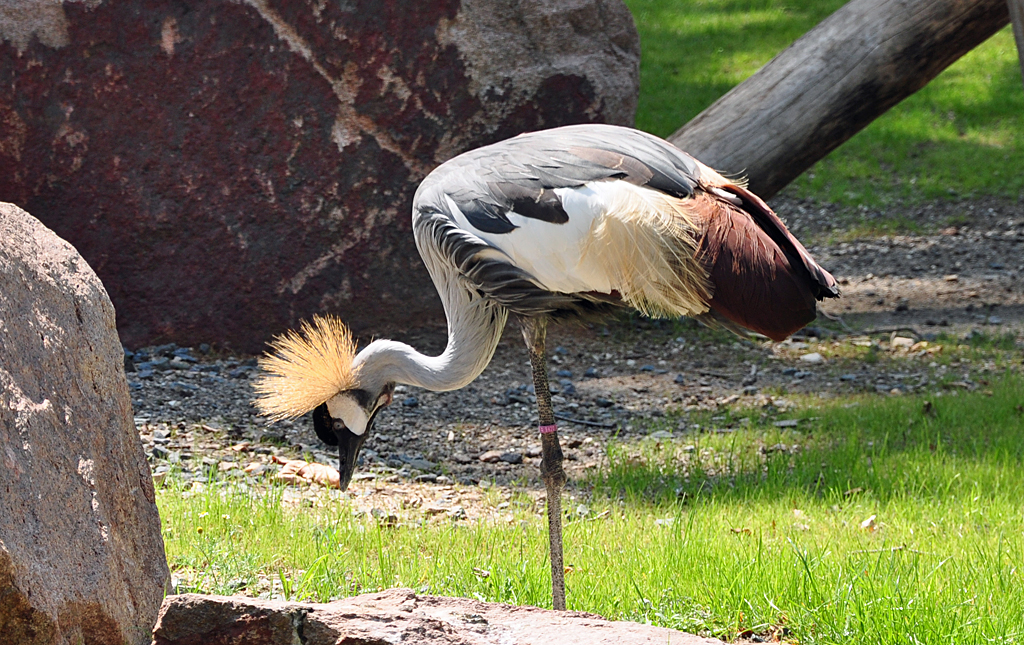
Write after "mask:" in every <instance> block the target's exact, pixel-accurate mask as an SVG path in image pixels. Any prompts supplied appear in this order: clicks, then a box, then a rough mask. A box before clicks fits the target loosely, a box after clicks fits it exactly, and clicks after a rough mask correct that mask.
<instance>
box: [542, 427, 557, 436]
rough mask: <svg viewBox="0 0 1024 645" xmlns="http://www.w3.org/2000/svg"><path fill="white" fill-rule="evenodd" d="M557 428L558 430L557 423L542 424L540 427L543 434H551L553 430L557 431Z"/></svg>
mask: <svg viewBox="0 0 1024 645" xmlns="http://www.w3.org/2000/svg"><path fill="white" fill-rule="evenodd" d="M557 430H558V426H556V425H549V426H541V427H540V433H541V434H551V433H552V432H556V431H557Z"/></svg>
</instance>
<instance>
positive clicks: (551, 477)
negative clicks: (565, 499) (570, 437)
mask: <svg viewBox="0 0 1024 645" xmlns="http://www.w3.org/2000/svg"><path fill="white" fill-rule="evenodd" d="M546 335H547V321H546V320H544V319H536V318H530V319H526V320H524V321H523V338H524V339H525V340H526V348H527V350H528V351H529V353H530V366H531V367H532V368H533V388H534V390H535V392H536V394H537V413H538V420H539V425H540V433H541V434H540V442H541V462H540V476H541V479H543V480H544V487H545V488H546V489H547V496H548V540H549V541H550V545H551V597H552V606H553V607H554V608H555V609H565V566H564V565H563V562H562V489H563V488H564V487H565V480H566V477H565V471H564V470H562V446H560V445H559V443H558V432H557V431H556V429H555V412H554V410H553V409H552V408H551V390H550V389H548V372H547V358H546V357H545V351H544V339H545V337H546Z"/></svg>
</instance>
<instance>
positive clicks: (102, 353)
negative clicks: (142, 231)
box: [0, 203, 169, 645]
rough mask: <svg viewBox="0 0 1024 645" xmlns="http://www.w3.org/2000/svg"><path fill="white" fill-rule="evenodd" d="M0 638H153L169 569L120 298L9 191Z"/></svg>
mask: <svg viewBox="0 0 1024 645" xmlns="http://www.w3.org/2000/svg"><path fill="white" fill-rule="evenodd" d="M0 276H2V282H0V643H5V644H6V643H17V644H18V645H43V644H46V645H50V644H54V645H58V644H60V645H62V644H65V643H66V644H69V645H70V644H74V645H78V644H79V643H86V644H92V643H95V644H102V645H120V644H125V645H129V644H134V645H142V644H144V643H149V642H150V639H151V630H152V626H153V623H154V622H155V621H156V617H157V612H158V610H159V608H160V602H161V601H162V599H163V595H164V590H165V588H166V585H167V582H168V579H169V574H168V570H167V561H166V559H165V556H164V545H163V540H162V538H161V536H160V518H159V516H158V515H157V509H156V505H155V504H154V491H153V481H152V479H151V477H150V473H149V467H148V466H147V464H146V460H145V456H144V454H143V451H142V445H141V444H140V443H139V437H138V434H137V433H136V431H135V425H134V423H133V421H132V410H131V402H130V399H129V396H128V383H127V381H126V380H125V375H124V359H123V356H124V355H123V353H122V352H123V350H122V349H121V344H120V342H119V341H118V337H117V332H116V331H115V329H114V308H113V306H112V305H111V304H110V299H109V298H108V297H107V294H106V291H104V289H103V285H102V284H101V283H100V281H99V279H98V278H97V277H96V274H95V273H93V271H92V269H91V268H89V265H88V264H86V262H85V260H83V259H82V257H81V256H80V255H79V254H78V252H77V251H75V249H74V248H73V247H72V246H71V245H70V244H68V243H67V242H65V241H64V240H62V239H60V238H59V237H57V236H56V235H55V234H54V233H53V232H52V231H50V230H49V229H47V228H46V227H45V226H43V225H42V224H41V223H40V222H39V221H38V220H36V219H35V218H33V217H32V216H30V215H29V214H28V213H26V212H25V211H23V210H21V209H20V208H18V207H16V206H14V205H12V204H4V203H0Z"/></svg>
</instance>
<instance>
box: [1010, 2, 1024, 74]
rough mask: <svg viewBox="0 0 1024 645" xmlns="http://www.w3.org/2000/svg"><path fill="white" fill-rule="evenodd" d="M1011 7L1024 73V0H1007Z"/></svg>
mask: <svg viewBox="0 0 1024 645" xmlns="http://www.w3.org/2000/svg"><path fill="white" fill-rule="evenodd" d="M1006 3H1007V5H1008V6H1009V8H1010V22H1012V23H1013V38H1014V40H1016V41H1017V58H1018V59H1020V71H1021V74H1024V0H1006Z"/></svg>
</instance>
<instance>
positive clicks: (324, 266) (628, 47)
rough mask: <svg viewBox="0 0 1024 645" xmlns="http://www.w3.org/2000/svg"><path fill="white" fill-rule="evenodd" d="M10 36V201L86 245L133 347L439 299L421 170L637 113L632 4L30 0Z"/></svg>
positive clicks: (6, 29) (382, 322)
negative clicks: (413, 209)
mask: <svg viewBox="0 0 1024 645" xmlns="http://www.w3.org/2000/svg"><path fill="white" fill-rule="evenodd" d="M0 41H2V42H0V87H2V88H3V90H2V91H0V200H2V201H9V202H14V203H17V204H19V205H20V206H22V207H24V208H26V209H28V210H29V211H31V212H33V213H37V214H38V215H39V216H40V217H41V218H42V219H43V221H44V223H46V224H47V225H48V226H50V227H51V228H52V229H54V230H55V231H56V232H57V233H58V234H59V235H60V236H62V237H64V238H65V239H67V240H69V241H71V242H72V243H73V244H75V246H76V247H77V248H78V249H79V250H80V251H81V253H82V255H83V256H84V257H85V258H86V260H88V261H89V263H90V264H91V265H92V266H93V268H94V269H95V270H96V272H97V273H98V274H99V276H100V277H101V278H102V279H103V282H104V284H105V285H106V286H107V289H108V290H109V292H110V296H111V299H112V300H113V302H114V304H115V306H116V307H117V310H118V314H119V316H118V319H119V320H118V322H119V331H120V332H121V334H122V338H123V339H124V340H125V341H126V343H127V344H128V345H129V346H134V345H139V344H146V343H150V342H156V341H164V340H166V341H177V342H179V343H188V344H195V343H199V342H202V341H206V342H219V343H227V344H229V345H232V346H234V347H235V348H236V349H242V350H259V349H261V348H262V346H263V343H264V341H266V340H267V339H268V337H269V336H270V335H271V334H272V333H276V332H280V331H282V330H283V329H284V328H286V327H289V326H291V325H293V324H294V323H295V322H296V320H297V319H298V318H300V317H306V316H308V315H310V314H311V313H313V312H318V311H321V312H324V311H329V312H335V313H338V314H340V315H341V316H342V317H343V318H344V319H345V320H347V321H349V322H350V323H351V324H352V325H353V326H354V327H355V328H356V329H357V330H366V331H379V330H383V329H386V328H387V327H388V326H392V327H396V326H397V327H401V326H406V325H410V324H421V323H422V322H423V321H424V320H425V319H427V318H429V316H436V317H438V318H440V315H441V309H440V305H439V303H438V301H437V298H436V296H435V294H434V290H433V287H432V286H431V284H430V281H429V279H428V277H427V274H426V271H425V270H424V269H423V267H422V265H421V262H420V259H419V257H418V255H417V254H416V251H415V248H414V246H413V242H412V234H411V227H410V202H411V199H412V194H413V192H414V188H415V186H416V184H417V183H418V182H419V180H420V179H422V178H423V176H424V175H425V174H426V173H427V172H429V171H430V170H431V169H432V168H433V167H434V166H436V165H437V164H439V163H441V162H442V161H444V160H446V159H448V158H450V157H452V156H453V155H455V154H457V153H459V152H461V151H463V150H466V149H469V148H472V147H476V146H480V145H483V144H486V143H490V142H493V141H496V140H499V139H503V138H506V137H509V136H512V135H515V134H517V133H519V132H522V131H525V130H535V129H540V128H547V127H554V126H559V125H565V124H568V123H578V122H597V121H602V122H610V123H619V124H629V123H631V122H632V119H633V113H634V109H635V105H636V95H637V89H638V80H637V79H638V62H639V41H638V38H637V35H636V31H635V28H634V25H633V21H632V17H631V16H630V14H629V12H628V10H627V9H626V8H625V6H624V5H623V4H622V2H621V0H533V1H526V2H513V1H511V0H501V1H496V0H463V1H461V2H460V0H437V1H432V2H425V1H424V2H419V1H417V2H381V1H380V0H351V1H349V2H340V3H339V2H329V3H323V2H314V1H313V0H306V1H303V0H244V1H241V2H216V3H182V2H176V1H173V0H90V1H88V2H65V3H63V4H61V3H54V2H44V1H43V0H31V1H26V2H22V3H20V4H19V3H15V4H14V5H11V6H5V8H0Z"/></svg>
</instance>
